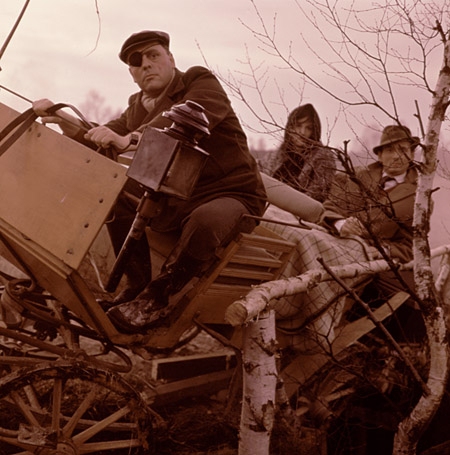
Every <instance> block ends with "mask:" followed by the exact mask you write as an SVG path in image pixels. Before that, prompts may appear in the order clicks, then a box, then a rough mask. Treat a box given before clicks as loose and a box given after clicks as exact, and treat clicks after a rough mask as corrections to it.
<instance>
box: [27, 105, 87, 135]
mask: <svg viewBox="0 0 450 455" xmlns="http://www.w3.org/2000/svg"><path fill="white" fill-rule="evenodd" d="M54 104H55V103H53V101H50V100H48V99H46V98H44V99H41V100H37V101H34V102H33V104H32V107H33V111H34V112H35V113H36V115H38V116H39V117H41V118H42V123H43V124H44V125H46V124H47V123H56V124H57V125H58V126H59V127H60V128H61V130H62V132H63V133H64V134H65V135H66V136H69V137H74V136H75V135H76V134H77V133H78V131H80V128H79V127H77V125H80V127H81V122H80V121H79V119H77V118H76V117H73V116H72V115H69V114H67V113H66V112H64V111H62V110H61V109H60V110H58V111H56V112H57V113H58V115H55V114H49V113H48V112H47V110H48V109H49V108H51V107H52V106H54Z"/></svg>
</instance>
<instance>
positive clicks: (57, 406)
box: [52, 378, 62, 434]
mask: <svg viewBox="0 0 450 455" xmlns="http://www.w3.org/2000/svg"><path fill="white" fill-rule="evenodd" d="M61 398H62V379H61V378H56V379H55V384H54V388H53V403H52V430H53V431H56V432H57V433H58V434H59V430H60V428H59V424H60V420H61Z"/></svg>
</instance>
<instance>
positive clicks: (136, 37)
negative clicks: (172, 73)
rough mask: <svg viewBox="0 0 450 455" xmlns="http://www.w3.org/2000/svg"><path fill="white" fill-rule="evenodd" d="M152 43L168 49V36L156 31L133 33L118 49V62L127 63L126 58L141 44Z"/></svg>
mask: <svg viewBox="0 0 450 455" xmlns="http://www.w3.org/2000/svg"><path fill="white" fill-rule="evenodd" d="M152 41H156V42H157V43H160V44H163V45H165V46H167V47H168V46H169V44H170V36H169V35H168V34H167V33H166V32H160V31H158V30H144V31H142V32H137V33H133V34H132V35H131V36H130V37H129V38H127V39H126V40H125V42H124V43H123V45H122V48H121V49H120V53H119V58H120V60H122V61H123V62H125V63H128V61H127V59H128V56H129V54H130V52H131V51H132V50H133V49H135V48H136V47H140V46H142V45H143V44H146V43H151V42H152Z"/></svg>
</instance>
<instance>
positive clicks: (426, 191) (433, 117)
mask: <svg viewBox="0 0 450 455" xmlns="http://www.w3.org/2000/svg"><path fill="white" fill-rule="evenodd" d="M449 90H450V43H449V41H446V42H445V46H444V55H443V65H442V68H441V71H440V73H439V78H438V81H437V84H436V89H435V91H434V95H433V98H432V105H431V110H430V115H429V117H428V125H427V129H426V136H425V140H424V152H423V165H422V167H421V170H420V172H419V181H418V189H417V194H416V201H415V207H414V222H413V226H414V241H413V253H414V280H415V283H416V292H417V294H418V296H419V298H420V299H421V301H422V305H421V310H422V314H423V319H424V322H425V327H426V331H427V338H428V344H429V348H430V369H429V372H428V380H427V385H428V388H429V390H430V393H429V394H428V395H422V397H421V398H420V399H419V401H418V403H417V404H416V406H415V408H414V409H413V411H412V412H411V414H410V415H409V416H408V417H406V418H405V419H404V420H403V421H402V422H401V423H400V425H399V428H398V431H397V433H396V435H395V439H394V449H393V455H413V454H415V453H416V446H417V443H418V441H419V438H420V436H421V434H422V433H423V431H424V429H425V428H426V425H427V424H428V423H429V422H430V420H431V418H432V417H433V415H434V414H435V413H436V411H437V409H438V407H439V404H440V402H441V399H442V396H443V394H444V390H445V386H446V383H447V375H448V367H449V346H448V341H447V330H446V325H445V317H444V311H443V308H442V305H441V299H440V298H439V296H438V295H437V293H436V292H435V289H434V287H433V285H434V283H433V276H432V273H431V262H430V253H429V243H428V231H429V216H428V208H429V199H430V198H429V196H430V194H431V190H432V184H433V179H434V174H435V168H436V153H437V147H438V144H439V135H440V131H441V126H442V122H443V121H444V118H445V110H446V108H447V104H448V100H449Z"/></svg>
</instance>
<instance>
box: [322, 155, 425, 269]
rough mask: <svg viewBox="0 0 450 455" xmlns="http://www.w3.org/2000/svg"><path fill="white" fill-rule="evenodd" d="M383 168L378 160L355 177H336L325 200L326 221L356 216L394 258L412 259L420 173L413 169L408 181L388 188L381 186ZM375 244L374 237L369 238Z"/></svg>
mask: <svg viewBox="0 0 450 455" xmlns="http://www.w3.org/2000/svg"><path fill="white" fill-rule="evenodd" d="M382 171H383V167H382V165H381V164H380V163H379V162H376V163H372V164H370V165H369V166H367V167H364V168H360V169H358V170H356V180H357V181H359V182H361V184H362V185H363V187H364V188H365V190H364V191H363V190H362V189H361V186H360V185H359V184H358V183H357V181H355V180H354V179H350V178H349V177H348V176H347V175H345V174H340V175H338V176H337V177H336V179H335V181H334V183H333V185H332V187H331V192H330V195H329V197H328V199H327V200H326V201H325V202H324V203H323V205H324V208H325V212H324V215H323V222H324V224H326V225H327V226H328V227H332V226H333V223H334V222H335V221H337V220H340V219H343V218H347V217H350V216H354V217H356V218H358V219H359V220H361V221H362V222H363V223H368V224H369V225H370V227H371V229H372V231H373V233H374V234H375V235H376V236H377V237H378V238H379V240H380V241H381V243H382V245H383V247H384V248H385V249H386V250H387V251H388V252H389V254H390V256H391V257H394V258H399V259H400V260H401V261H404V262H407V261H409V260H411V259H412V222H413V212H414V200H415V193H416V189H417V172H416V170H415V169H414V168H410V169H409V170H408V172H407V174H406V178H405V181H404V182H403V183H399V184H398V185H397V186H395V187H393V188H391V189H389V190H387V191H385V190H384V189H383V188H382V187H381V186H380V180H381V176H382ZM367 240H368V241H369V242H370V243H372V244H373V243H374V242H373V240H372V239H370V238H368V239H367Z"/></svg>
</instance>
